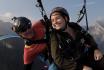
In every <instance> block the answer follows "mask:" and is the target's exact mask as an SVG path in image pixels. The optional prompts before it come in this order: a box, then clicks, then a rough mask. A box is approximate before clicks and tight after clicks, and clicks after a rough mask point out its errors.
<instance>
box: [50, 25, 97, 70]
mask: <svg viewBox="0 0 104 70" xmlns="http://www.w3.org/2000/svg"><path fill="white" fill-rule="evenodd" d="M68 26H69V27H71V28H72V29H73V31H75V32H76V34H77V35H76V39H75V40H73V39H72V37H71V36H70V35H69V36H67V35H68V34H67V33H64V32H61V31H56V30H53V31H52V32H51V55H52V58H53V60H54V62H55V63H56V65H58V67H59V68H61V69H63V70H75V69H76V68H77V66H78V65H79V64H80V63H78V60H79V59H80V58H81V57H82V56H83V55H84V54H85V53H86V52H85V50H86V48H90V50H91V51H92V52H93V51H94V49H97V44H96V42H95V41H94V39H93V37H92V36H91V35H90V34H88V33H87V32H86V31H85V30H84V29H83V28H82V27H80V26H79V25H78V24H77V23H68ZM66 39H69V40H70V42H69V43H66V42H67V40H66ZM82 40H83V41H82ZM85 44H87V45H90V47H86V46H85Z"/></svg>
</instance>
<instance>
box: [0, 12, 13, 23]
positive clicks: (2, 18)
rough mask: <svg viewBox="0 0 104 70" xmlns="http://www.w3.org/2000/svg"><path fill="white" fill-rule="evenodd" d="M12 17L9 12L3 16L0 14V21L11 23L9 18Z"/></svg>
mask: <svg viewBox="0 0 104 70" xmlns="http://www.w3.org/2000/svg"><path fill="white" fill-rule="evenodd" d="M12 17H13V14H12V13H10V12H6V13H4V14H0V20H2V21H4V22H8V21H9V22H11V18H12Z"/></svg>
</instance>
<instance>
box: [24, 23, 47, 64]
mask: <svg viewBox="0 0 104 70" xmlns="http://www.w3.org/2000/svg"><path fill="white" fill-rule="evenodd" d="M32 29H33V31H34V32H35V34H34V37H33V40H39V39H42V38H44V36H45V27H44V25H43V23H42V22H41V21H37V22H33V24H32ZM45 48H46V43H42V44H32V45H31V46H29V48H26V47H25V48H24V64H29V63H32V61H33V60H34V58H35V57H36V56H37V55H38V54H40V53H41V52H42V51H44V50H45Z"/></svg>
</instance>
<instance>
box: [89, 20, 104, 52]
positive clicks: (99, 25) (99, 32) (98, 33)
mask: <svg viewBox="0 0 104 70" xmlns="http://www.w3.org/2000/svg"><path fill="white" fill-rule="evenodd" d="M89 32H90V34H91V35H93V37H94V39H95V40H96V42H97V44H98V47H99V48H100V49H101V50H102V52H103V53H104V22H102V21H96V24H94V25H93V26H91V27H90V28H89Z"/></svg>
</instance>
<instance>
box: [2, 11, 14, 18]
mask: <svg viewBox="0 0 104 70" xmlns="http://www.w3.org/2000/svg"><path fill="white" fill-rule="evenodd" d="M2 16H3V17H6V18H11V17H13V14H12V13H10V12H6V13H4V14H3V15H2Z"/></svg>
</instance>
